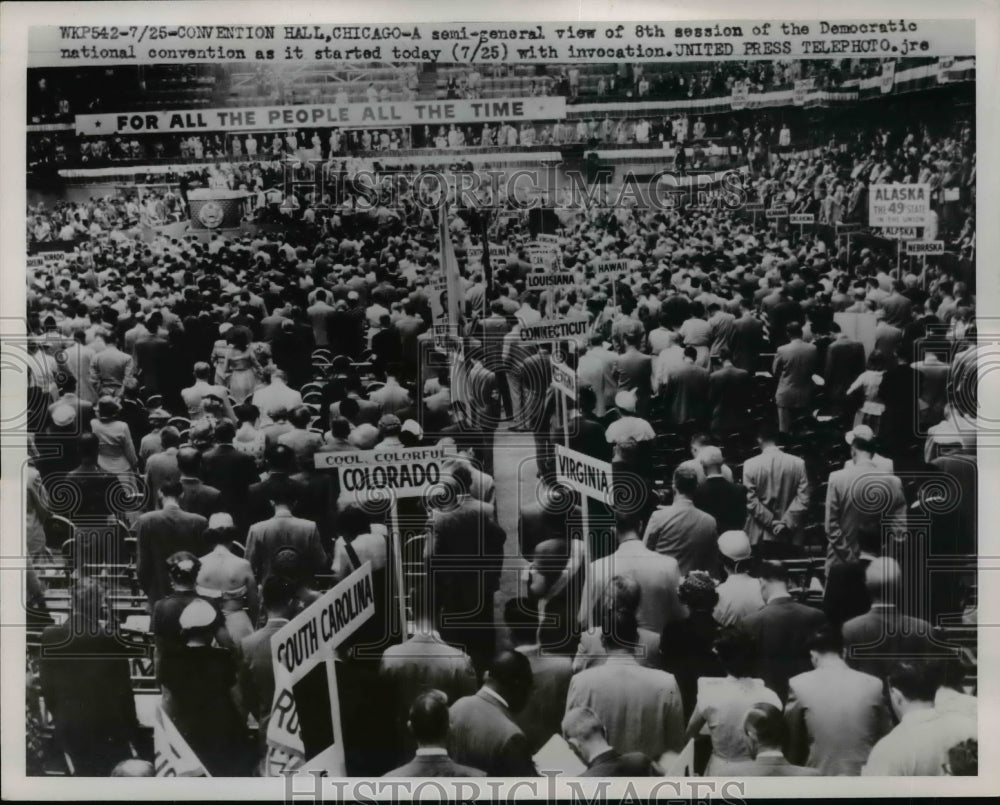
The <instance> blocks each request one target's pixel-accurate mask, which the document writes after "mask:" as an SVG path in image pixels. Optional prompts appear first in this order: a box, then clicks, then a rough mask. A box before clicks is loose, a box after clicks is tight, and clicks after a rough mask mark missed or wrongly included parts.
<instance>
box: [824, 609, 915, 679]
mask: <svg viewBox="0 0 1000 805" xmlns="http://www.w3.org/2000/svg"><path fill="white" fill-rule="evenodd" d="M843 633H844V658H845V659H846V660H847V663H848V665H850V666H851V667H852V668H854V669H856V670H858V671H861V672H862V673H865V674H871V675H872V676H877V677H879V678H880V679H885V678H886V676H888V674H889V671H890V670H892V666H893V663H894V662H895V661H896V660H897V659H913V658H915V657H917V658H919V657H924V656H930V655H931V653H932V652H933V650H934V646H933V643H932V640H931V633H932V630H931V626H930V624H929V623H927V621H924V620H921V619H920V618H911V617H910V616H909V615H903V614H902V613H900V612H898V611H897V610H896V608H895V606H883V605H874V606H873V607H872V608H871V609H870V610H868V612H866V613H865V614H864V615H858V616H857V617H856V618H851V619H850V620H849V621H847V622H846V623H845V624H844V626H843Z"/></svg>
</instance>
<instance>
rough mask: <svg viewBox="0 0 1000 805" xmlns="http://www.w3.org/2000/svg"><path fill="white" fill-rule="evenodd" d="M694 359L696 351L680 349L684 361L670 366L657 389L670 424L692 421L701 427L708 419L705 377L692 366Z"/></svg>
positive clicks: (682, 423) (706, 375)
mask: <svg viewBox="0 0 1000 805" xmlns="http://www.w3.org/2000/svg"><path fill="white" fill-rule="evenodd" d="M697 358H698V350H697V349H695V348H694V347H690V346H688V347H684V360H682V361H681V362H680V363H678V364H675V365H672V366H671V367H670V369H669V370H668V371H667V380H666V383H665V385H664V386H663V387H661V388H660V395H661V397H662V398H663V400H664V404H665V406H666V411H667V419H668V420H669V422H670V424H672V425H684V424H685V423H688V422H693V423H695V424H696V425H697V426H698V427H702V426H703V425H704V424H705V421H706V420H707V418H708V388H709V384H708V381H709V374H708V370H707V369H704V368H702V367H701V366H699V365H698V364H697V363H695V361H696V360H697Z"/></svg>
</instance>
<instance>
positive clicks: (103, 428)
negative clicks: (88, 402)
mask: <svg viewBox="0 0 1000 805" xmlns="http://www.w3.org/2000/svg"><path fill="white" fill-rule="evenodd" d="M121 410H122V409H121V405H119V403H118V401H117V400H116V399H115V398H114V397H101V399H99V400H98V401H97V418H96V419H92V420H91V421H90V430H91V432H92V433H93V434H94V435H95V436H96V437H97V441H98V452H97V466H99V467H100V468H101V469H102V470H104V471H105V472H110V473H111V474H112V475H117V476H118V478H119V480H120V481H121V482H122V484H123V485H124V486H126V487H128V488H130V489H134V488H135V471H136V468H137V467H138V466H139V457H138V456H137V455H136V453H135V444H134V443H133V441H132V433H131V432H130V431H129V428H128V425H127V424H126V423H124V422H122V421H121V420H120V419H119V418H118V415H119V414H120V413H121Z"/></svg>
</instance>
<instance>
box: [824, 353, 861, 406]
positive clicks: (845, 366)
mask: <svg viewBox="0 0 1000 805" xmlns="http://www.w3.org/2000/svg"><path fill="white" fill-rule="evenodd" d="M864 370H865V348H864V345H863V344H862V343H861V342H859V341H855V340H854V339H852V338H838V339H837V340H835V341H833V342H832V343H831V344H830V346H828V347H827V348H826V370H825V371H824V373H823V379H824V380H825V381H826V394H827V396H828V397H829V399H830V400H832V401H833V402H835V403H838V404H842V403H843V401H844V398H845V397H846V396H847V389H849V388H850V387H851V383H853V382H854V380H855V378H857V376H858V375H860V374H861V373H862V372H863V371H864Z"/></svg>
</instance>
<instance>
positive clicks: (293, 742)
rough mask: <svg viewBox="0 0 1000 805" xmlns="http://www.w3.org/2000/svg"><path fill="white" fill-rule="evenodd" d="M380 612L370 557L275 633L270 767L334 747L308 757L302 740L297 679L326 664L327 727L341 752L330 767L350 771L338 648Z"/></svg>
mask: <svg viewBox="0 0 1000 805" xmlns="http://www.w3.org/2000/svg"><path fill="white" fill-rule="evenodd" d="M374 614H375V592H374V589H373V586H372V566H371V562H365V564H364V565H362V566H361V567H360V568H358V569H357V570H355V571H354V572H353V573H352V574H351V575H350V576H348V577H347V578H346V579H344V580H343V581H342V582H340V583H339V584H337V585H336V586H334V587H332V588H331V589H330V590H328V591H327V592H325V593H324V594H323V595H322V596H321V597H320V598H319V599H317V600H316V601H315V602H313V603H312V604H310V605H309V606H308V607H307V608H306V609H305V610H303V611H302V612H300V613H299V614H298V615H297V616H296V617H295V618H293V619H292V620H290V621H289V622H288V623H287V624H285V625H284V626H282V627H281V629H279V630H278V631H277V632H275V633H274V634H273V635H272V636H271V662H272V663H273V667H274V702H273V705H272V707H271V717H270V719H269V720H268V725H267V742H268V745H269V747H270V750H271V751H269V755H268V761H269V762H268V768H269V770H271V771H275V772H279V773H280V771H281V770H282V769H289V768H295V767H297V766H299V765H301V761H310V760H313V759H314V758H315V756H316V754H319V753H327V752H329V751H330V747H323V748H322V749H320V750H319V751H318V752H309V753H308V755H309V756H308V757H307V756H306V755H307V750H306V748H305V745H304V744H303V742H302V729H301V724H300V718H301V712H300V711H299V708H298V706H297V704H296V699H295V686H296V684H298V683H299V682H302V681H303V680H304V679H305V677H306V676H308V675H311V674H313V673H317V669H318V668H319V667H320V666H324V668H323V670H322V671H319V672H318V673H320V674H321V675H322V676H324V677H325V691H326V696H325V698H326V699H327V700H328V702H329V706H330V712H329V718H330V722H331V723H330V725H329V726H330V729H329V730H325V731H326V732H328V733H329V734H331V735H332V737H333V747H334V756H335V757H334V760H333V762H332V764H331V768H330V771H331V773H333V774H338V773H339V774H344V768H343V764H344V761H343V758H344V750H343V737H342V732H341V724H340V706H339V700H338V698H337V697H338V693H337V679H336V672H335V671H334V668H333V651H334V649H335V648H337V646H339V645H340V644H341V643H343V642H344V640H346V639H347V638H348V637H350V636H351V635H352V634H354V632H356V631H357V630H358V629H359V628H360V627H361V626H362V625H363V624H364V623H365V621H367V620H368V619H369V618H371V617H372V616H373V615H374ZM312 681H314V682H315V680H312ZM319 685H320V686H321V687H320V689H322V686H323V685H324V680H320V682H319ZM309 693H310V697H309V698H310V699H315V696H316V693H317V689H316V687H315V685H311V686H310V690H309ZM327 715H328V714H327V713H326V712H323V713H310V714H309V716H310V717H319V718H320V719H325V717H326V716H327ZM272 755H273V756H274V757H272Z"/></svg>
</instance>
